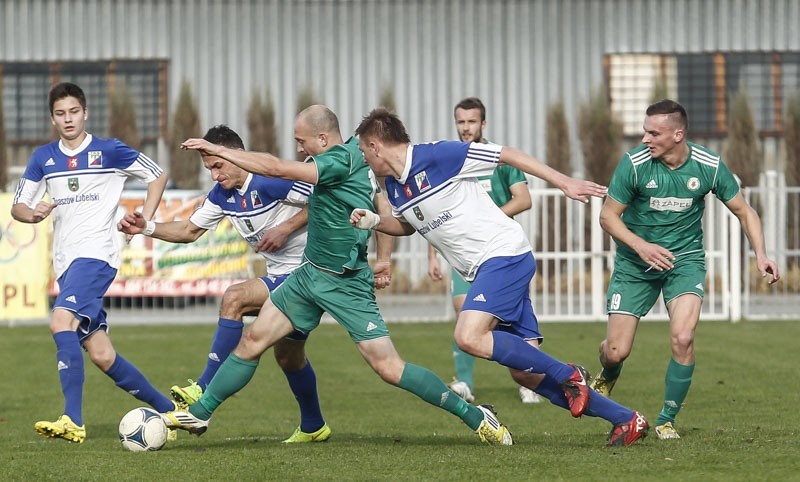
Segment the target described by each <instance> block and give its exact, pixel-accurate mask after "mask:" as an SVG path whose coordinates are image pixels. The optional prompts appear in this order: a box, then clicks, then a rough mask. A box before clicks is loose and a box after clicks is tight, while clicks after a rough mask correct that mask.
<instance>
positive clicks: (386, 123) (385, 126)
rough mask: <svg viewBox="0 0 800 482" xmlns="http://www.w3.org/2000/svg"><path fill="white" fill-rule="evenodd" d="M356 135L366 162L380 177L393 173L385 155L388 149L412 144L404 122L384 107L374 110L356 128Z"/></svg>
mask: <svg viewBox="0 0 800 482" xmlns="http://www.w3.org/2000/svg"><path fill="white" fill-rule="evenodd" d="M356 135H357V136H358V147H359V149H361V152H363V153H364V160H366V161H367V164H369V166H370V167H371V168H372V170H373V171H374V172H375V174H377V175H379V176H387V175H389V174H390V173H391V170H390V167H389V165H388V162H387V159H388V158H387V156H386V155H385V153H386V149H387V148H391V147H394V146H397V145H398V144H408V143H410V142H411V139H410V138H409V137H408V132H406V127H405V126H404V125H403V121H401V120H400V118H399V117H397V115H396V114H394V113H393V112H390V111H388V110H386V109H384V108H383V107H378V108H377V109H374V110H373V111H372V112H370V113H369V114H368V115H367V116H366V117H364V118H363V119H362V120H361V123H360V124H359V125H358V127H357V128H356Z"/></svg>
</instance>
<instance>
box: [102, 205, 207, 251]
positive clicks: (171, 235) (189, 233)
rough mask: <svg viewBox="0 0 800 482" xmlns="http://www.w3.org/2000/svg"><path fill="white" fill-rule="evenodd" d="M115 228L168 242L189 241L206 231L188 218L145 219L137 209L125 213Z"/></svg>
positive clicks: (126, 232) (130, 233)
mask: <svg viewBox="0 0 800 482" xmlns="http://www.w3.org/2000/svg"><path fill="white" fill-rule="evenodd" d="M117 229H118V230H120V231H121V232H123V233H125V234H127V235H131V236H132V235H135V234H144V235H145V236H150V237H151V238H156V239H161V240H163V241H167V242H170V243H191V242H194V241H195V240H197V238H199V237H200V236H202V235H203V234H204V233H205V232H206V230H205V229H203V228H201V227H199V226H197V225H195V224H194V223H193V222H191V221H189V220H188V219H184V220H182V221H171V222H168V223H156V222H153V221H148V220H146V219H145V218H144V216H143V215H142V213H140V212H138V211H134V212H132V213H127V214H125V216H123V217H122V219H120V220H119V222H118V223H117Z"/></svg>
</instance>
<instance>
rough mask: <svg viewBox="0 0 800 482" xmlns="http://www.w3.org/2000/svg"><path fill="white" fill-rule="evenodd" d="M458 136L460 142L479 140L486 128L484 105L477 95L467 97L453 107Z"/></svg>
mask: <svg viewBox="0 0 800 482" xmlns="http://www.w3.org/2000/svg"><path fill="white" fill-rule="evenodd" d="M453 116H454V117H455V119H456V130H457V131H458V138H459V139H461V141H462V142H481V141H482V140H483V129H485V128H486V107H485V106H484V105H483V102H481V100H480V99H479V98H477V97H467V98H466V99H462V100H461V102H459V103H458V104H456V107H455V109H453Z"/></svg>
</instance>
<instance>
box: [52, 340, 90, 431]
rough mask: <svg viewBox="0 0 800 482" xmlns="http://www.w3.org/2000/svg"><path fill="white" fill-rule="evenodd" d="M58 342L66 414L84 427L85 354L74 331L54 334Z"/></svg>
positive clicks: (57, 356)
mask: <svg viewBox="0 0 800 482" xmlns="http://www.w3.org/2000/svg"><path fill="white" fill-rule="evenodd" d="M53 340H55V342H56V360H58V378H59V380H61V393H63V394H64V414H65V415H68V416H69V418H71V419H72V421H73V422H75V424H76V425H78V426H81V425H83V408H82V405H83V379H84V375H83V352H82V351H81V342H80V341H79V340H78V334H77V333H75V332H74V331H59V332H58V333H55V334H53Z"/></svg>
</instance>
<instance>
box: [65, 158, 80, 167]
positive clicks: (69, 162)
mask: <svg viewBox="0 0 800 482" xmlns="http://www.w3.org/2000/svg"><path fill="white" fill-rule="evenodd" d="M67 167H68V168H70V169H77V168H78V158H77V157H70V158H69V159H67Z"/></svg>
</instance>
